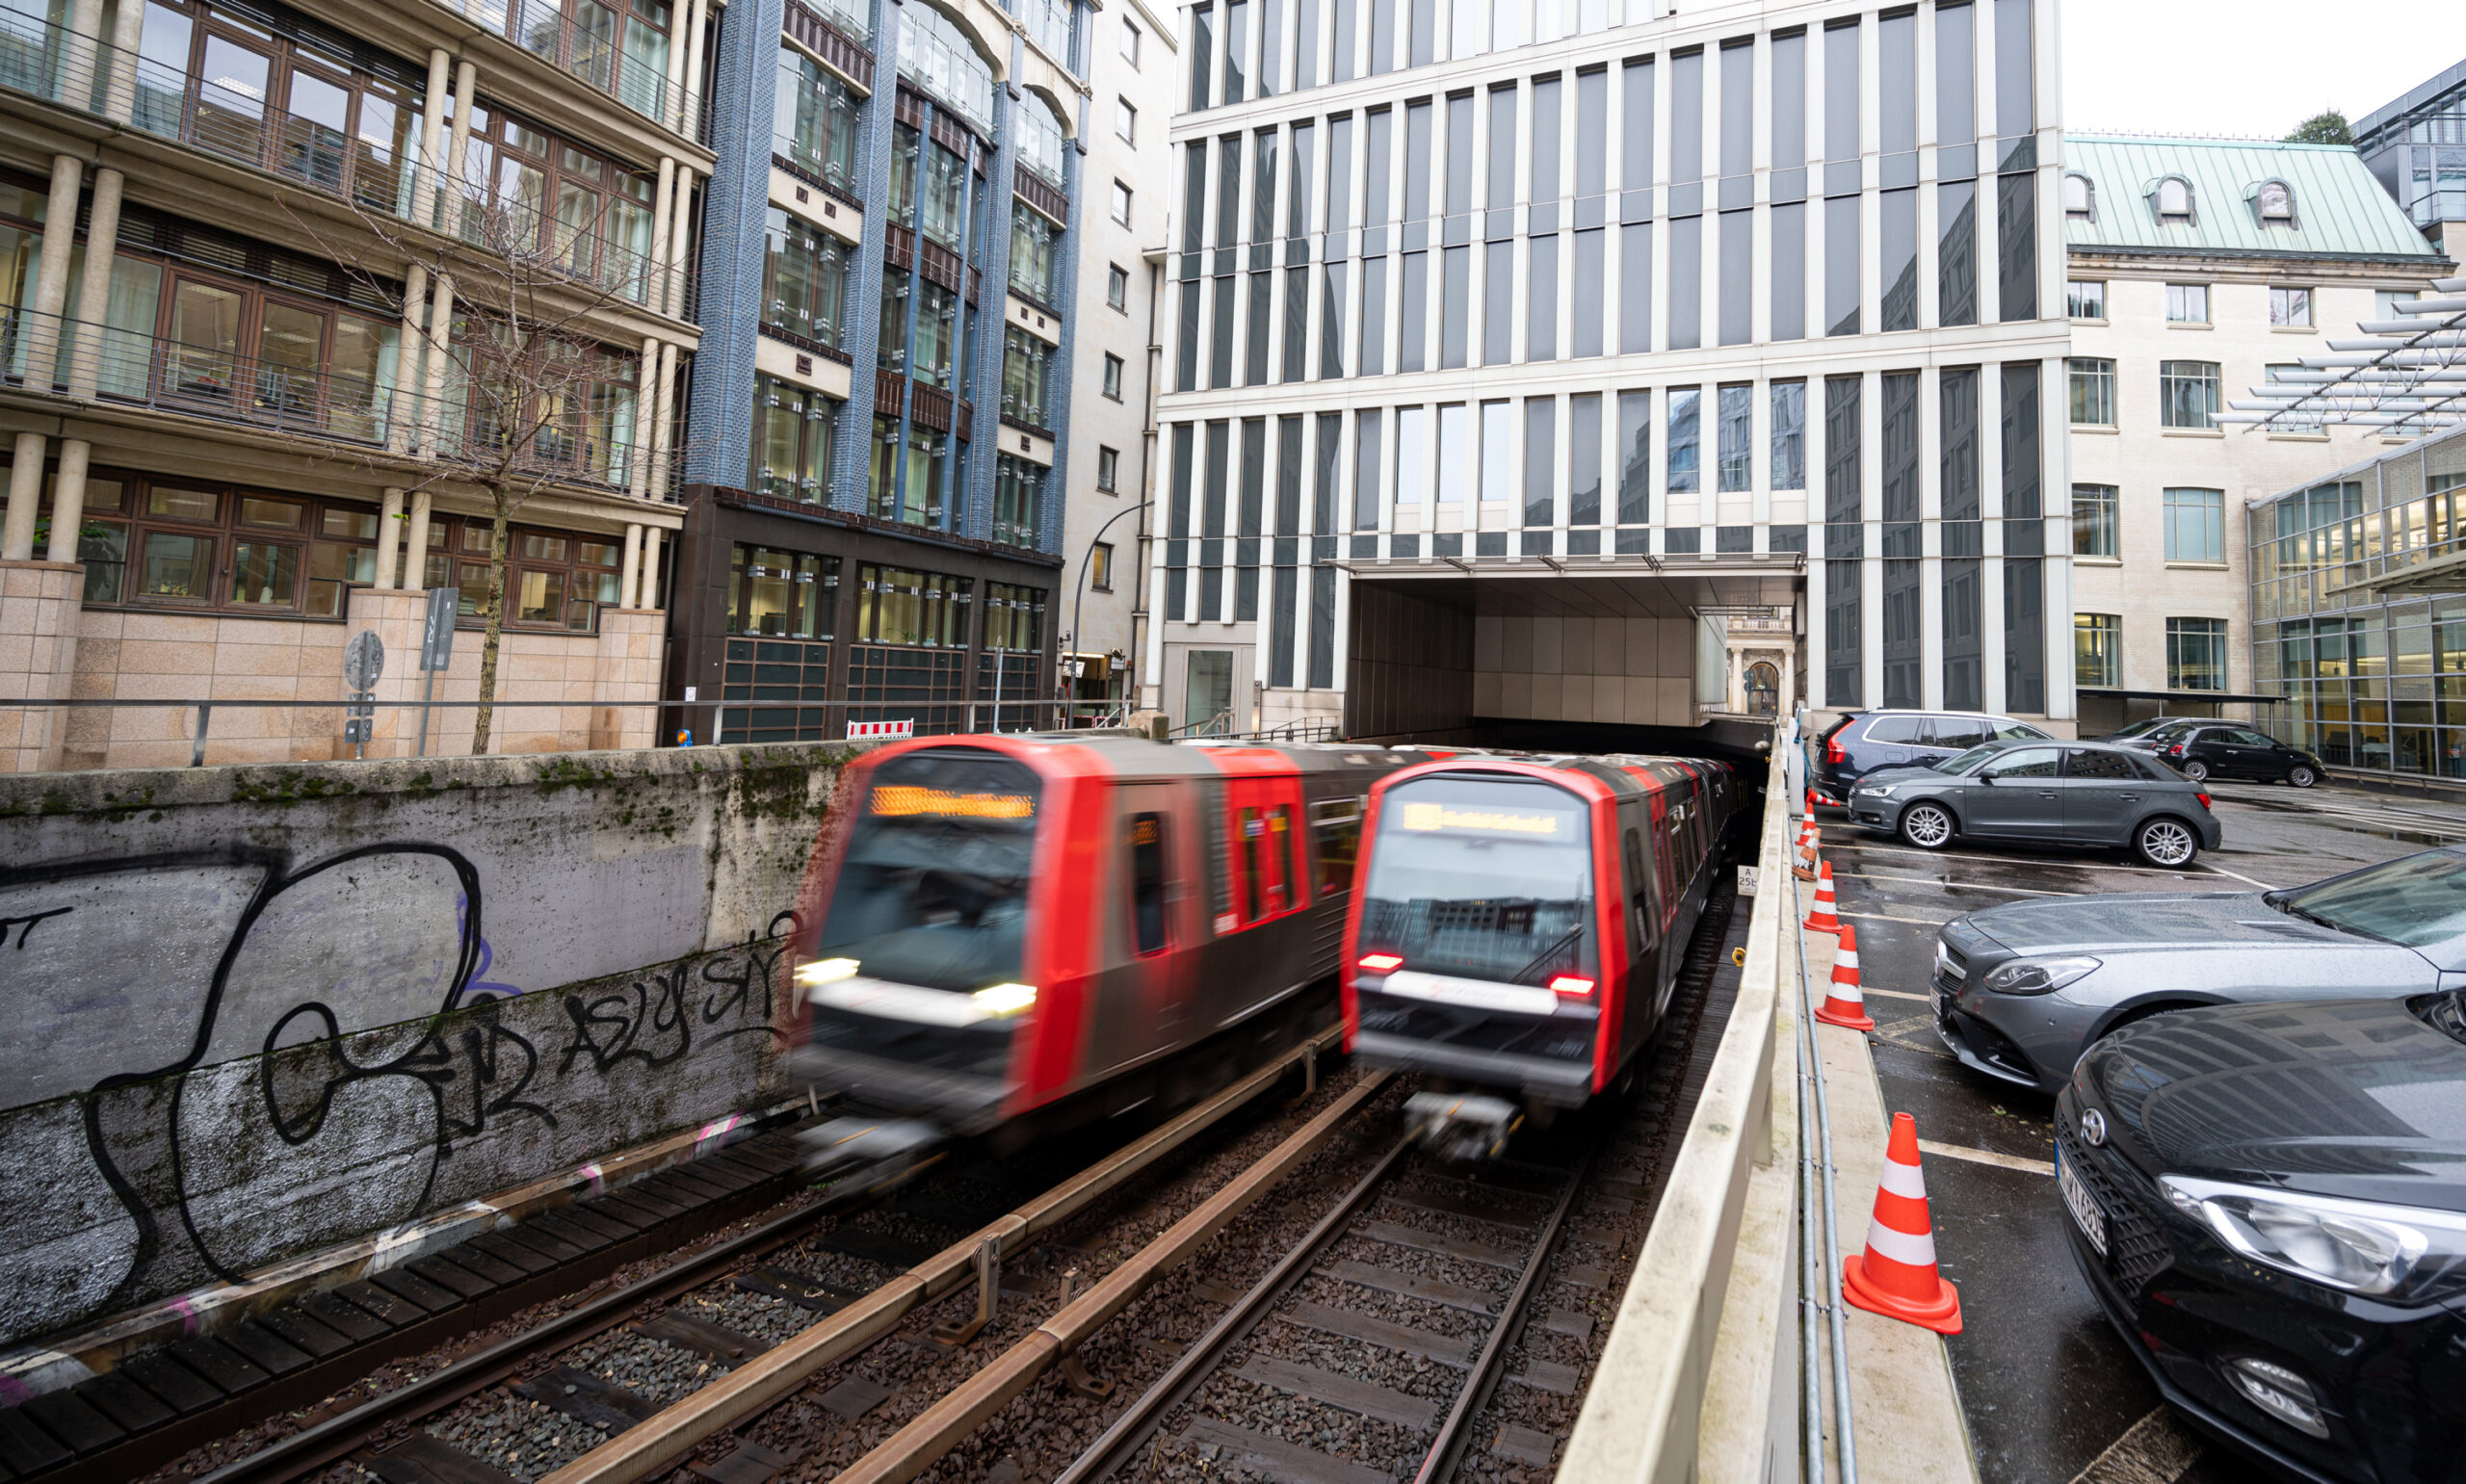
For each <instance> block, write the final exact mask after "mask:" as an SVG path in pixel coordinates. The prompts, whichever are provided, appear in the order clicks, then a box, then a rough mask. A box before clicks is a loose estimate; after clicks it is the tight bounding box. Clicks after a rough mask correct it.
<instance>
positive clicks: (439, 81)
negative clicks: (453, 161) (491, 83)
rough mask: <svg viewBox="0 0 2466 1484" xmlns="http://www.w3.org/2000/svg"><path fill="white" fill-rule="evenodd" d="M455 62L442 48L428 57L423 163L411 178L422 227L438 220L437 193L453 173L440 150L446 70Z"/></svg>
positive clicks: (414, 218)
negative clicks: (447, 167)
mask: <svg viewBox="0 0 2466 1484" xmlns="http://www.w3.org/2000/svg"><path fill="white" fill-rule="evenodd" d="M451 62H452V59H451V58H449V57H448V56H447V55H446V52H445V48H444V47H442V46H439V47H436V48H434V49H433V50H432V51H430V52H429V54H428V97H427V100H426V107H425V108H424V110H423V117H421V119H420V155H419V164H418V169H417V173H416V174H414V175H413V176H412V178H411V220H412V221H416V222H418V223H419V224H420V225H422V226H428V225H430V224H432V223H433V222H434V221H436V193H437V191H438V190H439V189H440V188H442V187H444V186H445V185H446V182H447V179H448V175H449V173H450V172H449V171H448V170H447V169H446V162H445V161H444V160H443V159H442V158H440V151H441V150H442V149H443V147H444V139H445V78H446V69H447V67H448V65H450V63H451Z"/></svg>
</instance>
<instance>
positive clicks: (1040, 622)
mask: <svg viewBox="0 0 2466 1484" xmlns="http://www.w3.org/2000/svg"><path fill="white" fill-rule="evenodd" d="M984 647H985V648H987V649H1007V650H1010V652H1011V653H1013V654H1035V653H1036V652H1037V651H1039V650H1041V649H1043V648H1044V589H1043V588H1041V587H1016V586H1011V585H1010V584H1009V583H987V584H985V585H984Z"/></svg>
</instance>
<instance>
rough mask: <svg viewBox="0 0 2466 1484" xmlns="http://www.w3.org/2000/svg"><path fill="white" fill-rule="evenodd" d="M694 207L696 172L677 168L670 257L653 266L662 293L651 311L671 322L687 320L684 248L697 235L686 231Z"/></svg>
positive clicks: (670, 211)
mask: <svg viewBox="0 0 2466 1484" xmlns="http://www.w3.org/2000/svg"><path fill="white" fill-rule="evenodd" d="M693 204H694V169H693V167H691V166H685V165H680V166H678V167H677V168H676V192H675V198H674V199H672V200H671V201H669V207H668V254H667V256H666V257H665V258H664V259H663V260H661V261H660V262H659V263H657V264H656V265H654V266H655V267H656V268H657V270H658V273H659V279H658V282H659V284H660V291H659V294H658V296H657V298H656V299H654V301H653V303H652V307H653V308H655V309H657V310H658V311H659V312H660V313H662V314H665V315H667V316H668V317H669V319H671V320H681V319H683V318H685V245H686V242H687V240H688V239H689V238H691V237H692V236H693V235H694V234H693V233H692V232H690V231H689V230H687V227H688V225H689V221H688V214H689V213H690V212H691V210H692V209H693Z"/></svg>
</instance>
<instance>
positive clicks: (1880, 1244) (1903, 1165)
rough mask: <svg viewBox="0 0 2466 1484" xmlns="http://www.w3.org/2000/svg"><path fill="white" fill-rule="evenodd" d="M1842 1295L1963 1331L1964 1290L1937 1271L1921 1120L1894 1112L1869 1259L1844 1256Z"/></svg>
mask: <svg viewBox="0 0 2466 1484" xmlns="http://www.w3.org/2000/svg"><path fill="white" fill-rule="evenodd" d="M1841 1296H1842V1297H1844V1298H1846V1299H1848V1300H1849V1302H1850V1303H1852V1304H1855V1305H1857V1306H1858V1307H1859V1308H1861V1309H1864V1310H1867V1311H1869V1312H1870V1313H1873V1314H1879V1315H1883V1316H1884V1317H1885V1318H1888V1319H1901V1320H1903V1321H1905V1322H1907V1323H1910V1324H1917V1325H1923V1326H1925V1327H1926V1328H1928V1329H1931V1330H1933V1331H1934V1332H1935V1333H1937V1334H1939V1335H1957V1334H1959V1333H1960V1332H1961V1295H1960V1290H1959V1289H1955V1288H1954V1287H1953V1286H1952V1285H1951V1284H1949V1283H1947V1282H1945V1281H1944V1275H1943V1274H1941V1273H1939V1272H1937V1271H1936V1270H1935V1227H1934V1223H1933V1222H1932V1221H1930V1220H1929V1219H1928V1215H1927V1177H1926V1175H1925V1174H1924V1173H1923V1172H1922V1171H1921V1170H1920V1169H1919V1166H1918V1124H1917V1121H1916V1120H1915V1119H1913V1118H1911V1117H1910V1116H1909V1115H1908V1114H1907V1113H1895V1114H1893V1115H1892V1143H1891V1145H1890V1146H1889V1147H1888V1148H1886V1149H1885V1151H1884V1180H1883V1184H1882V1185H1880V1186H1878V1187H1877V1188H1876V1213H1875V1215H1874V1217H1873V1218H1872V1219H1870V1220H1869V1221H1868V1223H1867V1252H1866V1256H1865V1257H1863V1258H1843V1259H1842V1260H1841Z"/></svg>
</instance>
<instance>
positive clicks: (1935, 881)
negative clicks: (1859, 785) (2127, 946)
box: [1833, 871, 2081, 897]
mask: <svg viewBox="0 0 2466 1484" xmlns="http://www.w3.org/2000/svg"><path fill="white" fill-rule="evenodd" d="M1833 874H1834V875H1836V876H1855V877H1857V878H1858V879H1859V880H1861V881H1898V882H1900V883H1902V885H1904V886H1938V887H1944V888H1946V889H1950V888H1952V887H1953V886H1954V885H1957V886H1959V887H1960V889H1961V890H1962V891H1965V892H2011V893H2015V894H2017V895H2019V896H2022V897H2078V896H2080V895H2081V894H2080V893H2079V892H2041V891H2038V890H2037V889H2035V888H2034V887H2027V886H1989V885H1987V884H1986V883H1985V882H1983V881H1961V882H1952V881H1946V880H1944V879H1942V878H1941V877H1938V876H1879V875H1876V873H1875V872H1870V871H1836V872H1833Z"/></svg>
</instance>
